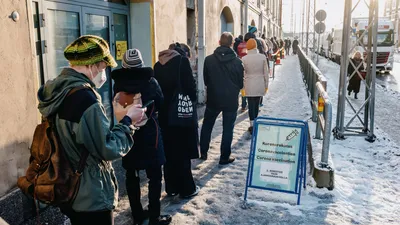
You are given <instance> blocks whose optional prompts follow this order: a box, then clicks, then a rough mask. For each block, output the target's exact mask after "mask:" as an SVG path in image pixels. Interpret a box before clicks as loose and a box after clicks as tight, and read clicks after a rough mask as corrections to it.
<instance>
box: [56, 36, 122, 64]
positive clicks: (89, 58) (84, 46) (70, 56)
mask: <svg viewBox="0 0 400 225" xmlns="http://www.w3.org/2000/svg"><path fill="white" fill-rule="evenodd" d="M64 56H65V58H66V59H67V60H68V61H69V64H70V65H71V66H86V65H92V64H96V63H98V62H101V61H103V62H105V63H107V66H110V67H117V63H116V62H115V60H114V58H113V57H112V55H111V53H110V48H109V47H108V44H107V42H106V41H105V40H104V39H103V38H101V37H98V36H94V35H83V36H81V37H79V38H78V39H76V40H75V41H73V42H72V43H71V44H69V45H68V46H67V47H66V48H65V50H64Z"/></svg>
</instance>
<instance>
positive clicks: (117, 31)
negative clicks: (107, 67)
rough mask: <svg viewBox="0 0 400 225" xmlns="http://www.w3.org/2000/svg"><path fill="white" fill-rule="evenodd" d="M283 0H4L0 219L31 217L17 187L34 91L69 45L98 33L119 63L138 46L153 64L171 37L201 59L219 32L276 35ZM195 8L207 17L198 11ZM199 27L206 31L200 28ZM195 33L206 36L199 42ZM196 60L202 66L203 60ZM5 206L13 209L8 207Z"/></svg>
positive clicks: (105, 93) (106, 93) (106, 91)
mask: <svg viewBox="0 0 400 225" xmlns="http://www.w3.org/2000/svg"><path fill="white" fill-rule="evenodd" d="M281 1H282V0H249V1H244V0H173V1H172V0H19V1H2V4H0V14H1V19H0V32H1V35H0V67H1V68H2V70H1V77H2V78H3V79H2V83H1V84H0V101H1V105H2V107H0V124H1V126H0V127H1V129H0V169H1V171H2V172H1V174H2V175H1V178H0V217H1V218H3V219H4V220H5V221H6V222H8V223H10V224H20V223H22V222H23V221H24V220H26V219H28V218H30V217H32V215H33V214H34V213H33V212H34V211H33V210H31V209H29V207H31V206H32V205H33V204H32V202H31V200H29V199H26V198H25V197H24V196H23V195H22V194H21V193H20V192H19V191H18V189H17V188H16V181H17V178H18V177H19V176H22V175H24V174H25V170H26V168H27V165H28V160H29V147H30V144H31V141H32V136H33V131H34V129H35V127H36V125H37V124H38V123H40V119H41V117H40V114H39V112H38V110H37V103H38V102H37V99H36V93H37V90H38V88H39V87H40V86H41V85H43V84H44V83H45V82H46V81H47V80H50V79H53V78H55V77H56V76H57V75H58V74H59V72H60V71H61V69H62V68H63V67H65V66H68V63H67V61H66V60H65V58H64V56H63V50H64V48H65V47H66V46H67V44H69V43H70V42H72V41H73V40H74V39H76V38H78V37H79V36H81V35H85V34H93V35H98V36H101V37H103V38H104V39H105V40H107V41H108V42H109V44H110V48H111V52H112V54H113V55H114V57H115V58H116V60H117V62H118V65H119V66H120V65H121V57H122V55H123V53H124V52H125V50H126V49H128V48H138V49H140V50H141V52H142V54H143V58H144V62H145V65H147V66H153V65H154V63H155V62H156V61H157V60H158V52H160V51H162V50H165V49H167V48H168V46H169V44H171V43H172V42H181V43H187V44H188V45H189V46H191V47H192V48H193V52H194V53H195V52H196V51H195V49H196V47H199V48H198V49H199V57H200V55H201V54H200V51H203V53H202V56H203V57H204V56H205V55H209V54H211V53H212V52H213V51H214V49H215V48H216V47H217V46H218V41H219V36H220V34H221V33H222V32H224V31H229V32H232V33H233V34H234V36H238V35H239V34H245V33H246V30H247V25H253V26H257V28H258V30H259V33H260V34H261V33H265V34H266V36H267V37H271V36H277V37H280V36H281V26H280V24H281V13H280V12H281V4H282V2H281ZM199 4H202V7H199ZM200 11H201V13H204V14H203V15H204V16H199V12H200ZM200 27H201V28H204V29H202V30H203V32H200V29H199V28H200ZM199 32H200V33H199ZM200 36H202V40H204V43H203V45H202V46H201V44H200V43H199V39H200V38H199V37H200ZM200 46H201V47H200ZM195 56H196V54H194V57H195ZM198 61H199V68H201V65H200V64H201V63H202V59H201V58H199V59H198ZM199 71H200V70H199ZM109 72H110V71H108V73H109ZM199 74H200V75H201V72H200V73H199ZM200 86H201V85H200ZM200 88H201V87H200ZM111 90H112V82H111V81H110V79H109V80H108V81H107V84H106V85H104V86H103V87H102V88H101V89H100V93H101V95H102V98H103V101H104V105H105V107H106V111H107V114H108V116H109V117H110V120H112V121H113V116H112V114H113V112H112V107H111V104H110V103H111V97H112V93H111ZM10 204H11V206H13V208H12V209H9V207H10Z"/></svg>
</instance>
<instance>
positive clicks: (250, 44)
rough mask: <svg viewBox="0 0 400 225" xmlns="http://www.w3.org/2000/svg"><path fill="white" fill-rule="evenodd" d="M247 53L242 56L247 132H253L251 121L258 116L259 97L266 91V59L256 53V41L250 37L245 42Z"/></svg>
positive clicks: (267, 79) (267, 78)
mask: <svg viewBox="0 0 400 225" xmlns="http://www.w3.org/2000/svg"><path fill="white" fill-rule="evenodd" d="M246 47H247V55H246V56H245V57H243V58H242V61H243V66H244V89H245V95H246V97H247V99H248V102H249V119H250V127H249V132H250V133H251V134H252V133H253V121H254V119H255V118H256V117H257V116H258V110H259V107H260V104H259V103H260V99H261V98H262V96H264V95H265V93H266V92H267V91H268V83H269V74H268V71H269V69H268V61H267V59H266V57H265V55H264V54H260V53H258V50H257V42H256V40H255V39H253V38H251V39H250V40H248V41H247V43H246Z"/></svg>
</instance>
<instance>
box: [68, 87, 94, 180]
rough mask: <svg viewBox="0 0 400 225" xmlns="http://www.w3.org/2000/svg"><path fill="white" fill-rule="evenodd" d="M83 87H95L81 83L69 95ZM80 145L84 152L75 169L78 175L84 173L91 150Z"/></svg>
mask: <svg viewBox="0 0 400 225" xmlns="http://www.w3.org/2000/svg"><path fill="white" fill-rule="evenodd" d="M83 89H90V90H92V91H93V88H91V87H90V86H89V85H81V86H78V87H74V88H72V89H71V90H70V91H69V92H68V94H67V97H68V96H71V95H72V94H74V93H76V92H77V91H80V90H83ZM80 147H81V149H82V154H81V158H80V159H79V163H78V168H77V169H76V170H75V174H77V175H78V176H80V175H82V173H83V170H84V169H85V165H86V161H87V158H88V157H89V151H88V150H87V148H86V147H85V145H83V144H82V145H80Z"/></svg>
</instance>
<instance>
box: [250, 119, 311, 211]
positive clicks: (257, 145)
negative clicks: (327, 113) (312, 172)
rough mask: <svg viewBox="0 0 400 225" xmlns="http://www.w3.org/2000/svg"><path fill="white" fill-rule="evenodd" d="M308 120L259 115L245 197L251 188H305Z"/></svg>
mask: <svg viewBox="0 0 400 225" xmlns="http://www.w3.org/2000/svg"><path fill="white" fill-rule="evenodd" d="M307 142H308V124H307V122H305V121H300V120H290V119H278V118H269V117H258V118H257V119H256V120H255V121H254V132H253V136H252V141H251V149H250V156H249V165H248V170H247V179H246V188H245V193H244V200H245V201H246V200H247V192H248V188H256V189H262V190H270V191H277V192H284V193H289V194H296V195H297V196H298V197H297V204H298V205H299V204H300V196H301V186H302V184H303V187H304V188H306V171H307V165H306V161H307V160H306V155H307Z"/></svg>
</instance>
